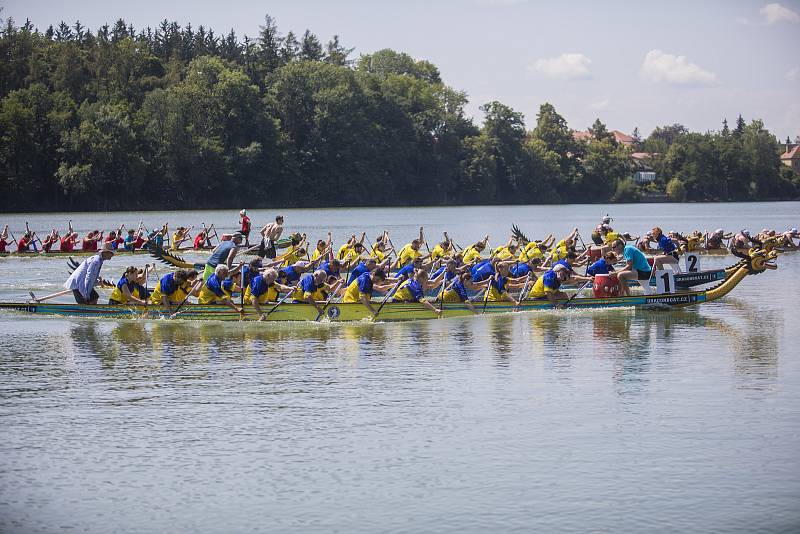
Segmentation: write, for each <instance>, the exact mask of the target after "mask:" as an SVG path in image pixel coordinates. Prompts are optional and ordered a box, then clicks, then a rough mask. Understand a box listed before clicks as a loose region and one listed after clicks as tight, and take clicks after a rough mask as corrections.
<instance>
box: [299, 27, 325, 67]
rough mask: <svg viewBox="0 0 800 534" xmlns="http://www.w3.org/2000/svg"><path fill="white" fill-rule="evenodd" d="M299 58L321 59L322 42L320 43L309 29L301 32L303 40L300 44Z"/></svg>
mask: <svg viewBox="0 0 800 534" xmlns="http://www.w3.org/2000/svg"><path fill="white" fill-rule="evenodd" d="M300 59H304V60H306V61H321V60H322V43H320V42H319V39H317V36H316V35H314V34H313V33H311V31H309V30H306V32H305V33H304V34H303V41H302V43H301V44H300Z"/></svg>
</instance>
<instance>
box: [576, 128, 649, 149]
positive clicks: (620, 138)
mask: <svg viewBox="0 0 800 534" xmlns="http://www.w3.org/2000/svg"><path fill="white" fill-rule="evenodd" d="M610 133H611V135H613V136H614V140H615V141H616V142H617V143H619V144H620V145H623V146H630V145H632V144H633V143H634V142H635V141H634V139H633V137H631V136H630V135H628V134H624V133H622V132H620V131H619V130H611V132H610ZM572 138H573V139H575V140H576V141H585V142H587V143H588V142H589V141H591V140H592V134H591V133H589V132H580V131H574V132H572Z"/></svg>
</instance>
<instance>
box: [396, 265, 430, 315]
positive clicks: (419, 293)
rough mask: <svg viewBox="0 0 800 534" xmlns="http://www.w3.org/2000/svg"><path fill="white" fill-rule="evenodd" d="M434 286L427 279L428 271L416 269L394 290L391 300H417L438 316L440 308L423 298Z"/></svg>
mask: <svg viewBox="0 0 800 534" xmlns="http://www.w3.org/2000/svg"><path fill="white" fill-rule="evenodd" d="M433 287H436V285H435V284H431V283H430V282H429V281H428V272H427V271H424V270H422V269H417V270H415V271H414V274H413V275H412V276H411V278H409V279H407V280H406V281H404V282H402V283H401V284H400V287H399V288H398V289H397V291H395V293H394V297H393V298H392V302H419V303H420V304H422V305H423V306H425V307H426V308H428V309H429V310H431V311H432V312H433V313H435V314H436V315H437V316H438V317H441V316H442V310H440V309H438V308H436V307H434V306H433V304H431V303H430V302H428V301H427V299H425V293H426V292H427V291H428V290H429V289H431V288H433Z"/></svg>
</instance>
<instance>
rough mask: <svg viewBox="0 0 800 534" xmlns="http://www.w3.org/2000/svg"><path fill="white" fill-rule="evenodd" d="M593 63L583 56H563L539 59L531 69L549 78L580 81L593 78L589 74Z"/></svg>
mask: <svg viewBox="0 0 800 534" xmlns="http://www.w3.org/2000/svg"><path fill="white" fill-rule="evenodd" d="M591 62H592V60H591V59H589V58H588V57H586V56H584V55H583V54H574V53H573V54H561V55H560V56H558V57H551V58H543V59H539V60H537V61H536V63H534V64H533V66H532V67H531V68H532V69H533V70H534V71H536V72H539V73H541V74H544V75H545V76H547V77H548V78H556V79H560V80H579V79H586V78H590V77H591V73H590V72H589V64H590V63H591Z"/></svg>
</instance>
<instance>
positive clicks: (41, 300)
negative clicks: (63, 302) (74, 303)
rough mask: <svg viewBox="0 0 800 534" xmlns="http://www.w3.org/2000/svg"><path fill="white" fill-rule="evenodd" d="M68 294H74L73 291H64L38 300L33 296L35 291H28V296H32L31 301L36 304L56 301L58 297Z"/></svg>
mask: <svg viewBox="0 0 800 534" xmlns="http://www.w3.org/2000/svg"><path fill="white" fill-rule="evenodd" d="M67 293H72V290H71V289H64V290H62V291H59V292H58V293H53V294H52V295H47V296H46V297H39V298H36V295H34V294H33V291H28V294H29V295H30V296H31V300H33V301H34V302H36V303H39V302H43V301H45V300H50V299H54V298H56V297H60V296H61V295H66V294H67Z"/></svg>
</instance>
